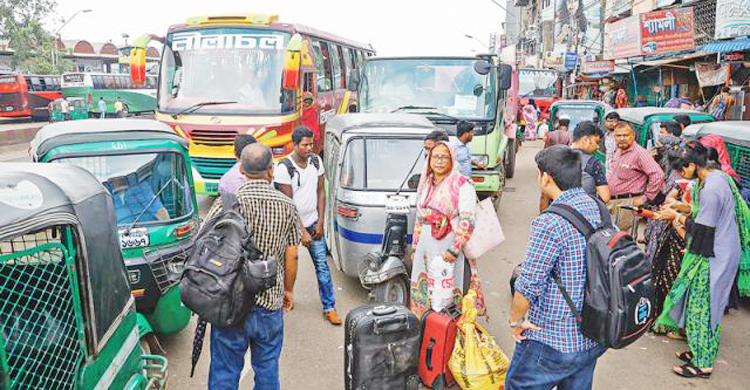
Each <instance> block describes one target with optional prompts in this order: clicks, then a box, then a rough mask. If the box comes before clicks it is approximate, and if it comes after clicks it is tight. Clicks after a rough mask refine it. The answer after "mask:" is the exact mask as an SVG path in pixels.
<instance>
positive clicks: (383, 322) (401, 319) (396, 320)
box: [373, 314, 409, 334]
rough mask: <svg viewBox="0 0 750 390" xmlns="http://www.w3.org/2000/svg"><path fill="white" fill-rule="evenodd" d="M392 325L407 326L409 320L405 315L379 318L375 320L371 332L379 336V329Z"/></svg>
mask: <svg viewBox="0 0 750 390" xmlns="http://www.w3.org/2000/svg"><path fill="white" fill-rule="evenodd" d="M392 324H405V325H407V326H408V324H409V319H408V318H407V317H406V315H404V314H401V315H397V316H393V317H389V318H379V319H376V320H375V324H374V325H373V328H374V329H373V330H374V331H375V334H380V332H381V329H382V328H384V327H385V326H387V325H392Z"/></svg>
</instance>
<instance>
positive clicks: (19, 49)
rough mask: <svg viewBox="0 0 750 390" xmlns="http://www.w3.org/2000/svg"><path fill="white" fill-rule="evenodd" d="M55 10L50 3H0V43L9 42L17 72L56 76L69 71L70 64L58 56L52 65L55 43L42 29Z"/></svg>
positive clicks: (2, 0)
mask: <svg viewBox="0 0 750 390" xmlns="http://www.w3.org/2000/svg"><path fill="white" fill-rule="evenodd" d="M56 6H57V3H56V2H55V1H54V0H0V39H6V40H8V41H10V47H11V48H12V49H13V58H12V61H11V62H12V65H13V68H14V69H16V70H17V71H19V72H22V73H37V74H59V73H62V72H65V71H69V70H72V69H73V62H72V61H70V60H67V59H64V58H62V56H60V55H58V56H57V61H56V65H53V62H52V55H53V50H54V48H55V39H54V37H53V36H52V35H51V34H50V33H49V32H48V31H46V30H45V29H44V27H43V26H42V20H43V19H44V18H45V17H47V16H49V15H50V13H52V12H53V11H54V9H55V7H56Z"/></svg>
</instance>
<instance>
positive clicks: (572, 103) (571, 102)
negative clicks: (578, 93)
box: [550, 100, 614, 111]
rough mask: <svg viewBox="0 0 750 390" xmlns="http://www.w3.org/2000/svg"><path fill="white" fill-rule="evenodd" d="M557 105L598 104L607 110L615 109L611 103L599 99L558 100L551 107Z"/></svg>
mask: <svg viewBox="0 0 750 390" xmlns="http://www.w3.org/2000/svg"><path fill="white" fill-rule="evenodd" d="M557 106H597V107H601V108H603V109H604V110H605V111H607V110H612V109H614V108H613V107H612V106H610V105H609V104H607V103H604V102H602V101H599V100H558V101H556V102H554V103H552V105H551V106H550V108H552V107H557Z"/></svg>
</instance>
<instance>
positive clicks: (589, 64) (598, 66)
mask: <svg viewBox="0 0 750 390" xmlns="http://www.w3.org/2000/svg"><path fill="white" fill-rule="evenodd" d="M614 70H615V62H614V61H584V62H582V63H581V72H582V73H585V74H592V73H610V72H614Z"/></svg>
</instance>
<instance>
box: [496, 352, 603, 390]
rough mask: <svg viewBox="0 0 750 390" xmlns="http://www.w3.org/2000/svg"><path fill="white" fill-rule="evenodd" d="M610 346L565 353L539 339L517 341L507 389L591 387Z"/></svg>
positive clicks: (575, 389) (581, 389)
mask: <svg viewBox="0 0 750 390" xmlns="http://www.w3.org/2000/svg"><path fill="white" fill-rule="evenodd" d="M605 351H606V348H604V347H602V346H601V345H597V346H596V347H594V348H591V349H590V350H588V351H582V352H572V353H562V352H559V351H557V350H555V349H553V348H552V347H550V346H548V345H546V344H542V343H540V342H538V341H533V340H526V341H524V342H522V343H520V344H516V350H515V352H513V359H512V360H511V362H510V367H509V368H508V374H507V376H506V378H505V390H550V389H552V388H553V387H555V386H557V389H558V390H590V389H591V385H592V382H593V379H594V368H595V367H596V359H598V358H599V356H601V355H602V354H604V352H605Z"/></svg>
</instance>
